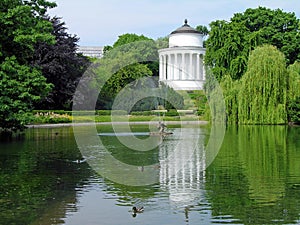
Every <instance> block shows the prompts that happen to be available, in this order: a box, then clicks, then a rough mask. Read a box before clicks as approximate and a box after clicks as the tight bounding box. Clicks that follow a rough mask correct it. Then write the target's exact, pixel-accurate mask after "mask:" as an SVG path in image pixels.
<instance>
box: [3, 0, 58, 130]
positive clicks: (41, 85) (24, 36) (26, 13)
mask: <svg viewBox="0 0 300 225" xmlns="http://www.w3.org/2000/svg"><path fill="white" fill-rule="evenodd" d="M54 6H55V3H50V2H47V1H44V0H42V1H40V0H31V1H16V0H14V1H9V0H3V1H1V2H0V89H1V90H2V92H1V96H0V128H2V129H4V130H13V131H15V130H18V129H23V128H24V126H25V124H26V123H27V122H28V121H29V119H30V115H31V113H30V112H29V111H30V110H31V107H32V104H33V103H35V102H37V101H39V100H40V99H41V98H42V97H43V96H45V95H46V94H47V93H48V92H49V91H50V87H51V85H49V84H46V79H45V78H44V77H43V76H42V74H41V72H40V70H38V69H37V68H34V67H33V66H32V65H31V63H30V62H31V58H32V55H33V53H34V47H35V44H36V43H38V42H46V43H49V44H54V43H55V39H54V37H53V36H52V35H51V31H52V25H51V23H50V22H49V21H47V20H45V19H44V17H45V13H46V10H47V9H48V8H52V7H54Z"/></svg>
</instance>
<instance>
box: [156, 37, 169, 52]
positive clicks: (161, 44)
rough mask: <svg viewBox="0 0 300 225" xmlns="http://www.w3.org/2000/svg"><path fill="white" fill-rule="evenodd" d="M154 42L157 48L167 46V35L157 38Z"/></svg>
mask: <svg viewBox="0 0 300 225" xmlns="http://www.w3.org/2000/svg"><path fill="white" fill-rule="evenodd" d="M155 42H156V47H157V49H163V48H168V47H169V38H168V37H160V38H157V40H156V41H155Z"/></svg>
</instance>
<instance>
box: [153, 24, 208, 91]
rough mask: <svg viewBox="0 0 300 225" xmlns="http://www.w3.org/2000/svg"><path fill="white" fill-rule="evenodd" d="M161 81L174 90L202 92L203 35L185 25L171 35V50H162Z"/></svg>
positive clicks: (203, 78)
mask: <svg viewBox="0 0 300 225" xmlns="http://www.w3.org/2000/svg"><path fill="white" fill-rule="evenodd" d="M158 53H159V81H160V82H163V83H165V84H166V85H168V86H170V87H172V88H173V89H174V90H202V89H203V85H204V82H205V70H204V63H203V59H204V55H205V48H203V34H201V33H200V32H198V31H197V30H195V29H194V28H192V27H190V26H189V25H188V22H187V20H185V21H184V25H183V26H181V27H179V28H178V29H176V30H175V31H173V32H172V33H171V34H170V35H169V48H165V49H160V50H159V51H158Z"/></svg>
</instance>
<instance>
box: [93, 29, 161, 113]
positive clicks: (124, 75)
mask: <svg viewBox="0 0 300 225" xmlns="http://www.w3.org/2000/svg"><path fill="white" fill-rule="evenodd" d="M133 43H138V44H133ZM106 49H107V52H106V53H105V56H104V57H103V59H101V60H100V61H99V64H100V67H99V68H98V69H97V72H96V73H97V74H98V80H99V82H100V83H101V80H103V79H105V77H107V76H109V75H110V74H108V73H110V72H112V73H113V75H112V76H111V77H110V78H109V79H108V80H107V82H106V83H105V85H104V86H103V88H102V90H101V92H100V95H99V98H98V103H97V108H98V109H110V107H111V106H112V103H113V100H114V98H115V96H116V95H117V94H118V93H119V92H120V91H121V90H122V89H123V88H124V87H125V86H127V85H129V86H131V87H136V85H137V84H138V80H139V78H142V77H145V76H157V75H158V64H157V62H154V61H153V60H152V61H147V60H146V61H145V59H157V58H158V53H157V48H156V43H155V41H154V40H152V39H150V38H147V37H145V36H143V35H141V36H139V35H136V34H123V35H121V36H119V39H118V40H117V41H116V42H115V43H114V44H113V46H112V47H111V48H109V47H107V48H106ZM132 62H134V63H132ZM103 65H105V66H103ZM120 65H126V66H125V67H122V66H120ZM108 71H109V72H108Z"/></svg>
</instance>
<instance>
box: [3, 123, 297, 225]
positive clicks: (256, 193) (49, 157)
mask: <svg viewBox="0 0 300 225" xmlns="http://www.w3.org/2000/svg"><path fill="white" fill-rule="evenodd" d="M88 129H89V128H88V127H85V126H82V127H77V131H76V132H79V133H80V132H82V133H81V134H83V136H82V137H83V138H84V139H85V140H86V142H85V143H86V144H85V145H82V146H80V144H79V145H78V140H77V142H76V138H78V136H77V137H76V135H75V137H76V138H75V137H74V130H73V129H72V127H52V128H30V129H27V130H26V132H25V135H24V137H20V138H19V139H18V140H12V141H2V142H0V205H1V207H0V224H5V225H6V224H16V225H19V224H22V225H24V224H31V225H38V224H42V225H47V224H69V225H73V224H78V225H81V224H89V225H93V224H100V225H115V224H122V225H127V224H128V225H129V224H130V225H132V224H149V225H152V224H153V225H156V224H164V225H168V224H170V225H171V224H172V225H173V224H178V225H180V224H184V225H188V224H299V223H300V127H288V126H236V127H227V128H226V130H225V135H224V137H222V138H221V142H222V145H221V148H220V149H218V151H217V154H216V155H214V156H213V160H211V161H209V157H210V155H209V154H211V153H210V152H209V150H208V149H207V146H208V145H209V139H210V138H211V132H212V128H211V127H210V126H208V125H207V126H199V125H190V126H189V127H184V128H182V127H178V126H171V127H168V130H169V131H171V132H172V133H173V134H172V135H168V136H165V137H160V136H154V137H152V138H150V137H149V136H148V132H149V128H148V127H147V126H144V125H143V126H141V125H135V126H132V127H131V129H132V132H133V133H134V134H136V135H135V136H134V137H129V135H127V133H122V135H113V130H112V127H110V126H103V125H99V126H97V132H98V133H97V135H94V136H95V137H96V136H97V139H99V144H95V143H92V142H89V137H88V136H86V137H85V136H84V135H86V134H89V132H88ZM121 131H122V129H121ZM95 137H94V138H95ZM120 137H123V140H122V139H120ZM130 138H135V139H134V140H135V141H132V140H133V139H130ZM124 141H125V142H124ZM79 142H80V141H79ZM89 143H90V144H89ZM124 143H126V144H124ZM136 143H138V145H137V146H134V145H135V144H136ZM143 143H145V144H143ZM130 144H131V145H130ZM78 146H80V148H79V147H78ZM128 146H130V147H128ZM153 146H154V147H153ZM212 146H214V142H212ZM135 148H137V149H135ZM215 148H218V146H217V144H216V145H215ZM133 206H137V207H141V206H143V207H144V212H143V213H137V214H134V213H133V212H132V207H133Z"/></svg>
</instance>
